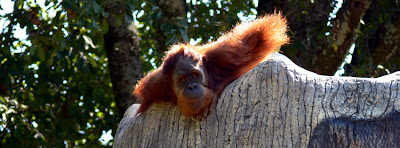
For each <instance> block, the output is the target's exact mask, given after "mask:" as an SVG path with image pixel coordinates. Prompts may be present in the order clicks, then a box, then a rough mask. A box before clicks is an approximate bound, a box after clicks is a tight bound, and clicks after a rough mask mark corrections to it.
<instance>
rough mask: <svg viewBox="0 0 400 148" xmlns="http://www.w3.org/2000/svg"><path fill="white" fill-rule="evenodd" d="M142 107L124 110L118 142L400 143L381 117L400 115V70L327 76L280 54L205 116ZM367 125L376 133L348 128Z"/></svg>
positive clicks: (253, 144) (200, 144) (159, 106)
mask: <svg viewBox="0 0 400 148" xmlns="http://www.w3.org/2000/svg"><path fill="white" fill-rule="evenodd" d="M160 97H162V96H160ZM137 107H138V104H135V105H133V106H131V108H130V109H128V111H127V112H126V113H125V117H124V118H123V119H122V120H121V122H120V125H119V128H118V130H117V133H116V135H115V139H114V141H115V143H114V147H307V146H310V147H314V146H316V147H318V146H321V147H323V146H335V143H340V142H338V140H340V139H347V141H352V140H353V141H354V142H353V145H351V144H348V143H351V142H348V143H347V144H346V145H350V146H361V145H358V144H360V143H363V142H364V143H368V142H369V143H373V142H374V141H379V142H380V143H381V145H383V146H385V144H387V146H390V145H389V144H392V145H397V146H398V145H399V143H400V138H399V136H398V135H400V133H399V132H400V131H399V130H397V129H396V130H390V131H391V132H392V133H386V132H385V131H384V130H387V131H389V130H388V129H385V128H382V127H381V125H384V126H386V127H388V128H393V127H394V128H395V127H399V125H398V124H399V123H397V122H391V123H382V122H384V121H391V120H394V121H398V120H399V117H398V116H399V115H398V113H397V112H396V110H399V109H400V72H397V73H393V74H391V75H387V76H384V77H380V78H355V77H332V76H323V75H318V74H315V73H312V72H309V71H307V70H305V69H303V68H300V67H298V66H297V65H295V64H294V63H293V62H291V61H290V60H289V59H288V58H286V57H285V56H283V55H281V54H274V55H273V56H272V57H270V59H269V60H267V61H265V62H263V63H261V64H259V65H258V66H257V67H255V68H254V69H253V70H251V71H249V72H248V73H246V74H245V75H243V76H242V77H241V78H239V79H237V80H236V81H234V82H233V83H231V84H230V85H229V86H228V87H227V88H225V91H224V92H223V93H222V94H221V96H220V98H219V100H218V104H217V107H216V109H215V110H214V112H213V113H212V114H211V115H209V116H208V118H207V119H206V120H204V121H200V122H198V121H192V120H191V119H189V118H186V117H184V116H183V115H182V114H181V112H180V111H179V110H178V109H177V108H176V107H175V106H173V105H171V104H155V105H153V106H151V107H150V109H149V110H148V111H147V112H145V113H143V114H139V115H138V116H135V112H136V110H137ZM370 121H372V123H371V124H368V123H370ZM362 126H367V127H368V128H366V129H374V130H366V131H365V132H357V133H354V132H353V130H346V129H351V128H346V127H353V128H355V129H356V130H354V131H357V130H362V129H364V128H361V127H362ZM352 132H353V133H352ZM374 132H376V133H378V132H379V133H382V134H381V135H382V136H383V137H377V136H376V135H375V134H374ZM348 135H353V136H352V137H356V138H353V139H350V137H351V136H348ZM371 135H372V136H371ZM381 135H379V136H381ZM335 136H336V137H335ZM338 137H339V138H338ZM357 137H359V138H358V139H357ZM321 140H322V141H321ZM321 142H324V143H325V144H326V145H318V143H321ZM366 146H368V145H366ZM369 146H371V145H369ZM372 146H374V145H372Z"/></svg>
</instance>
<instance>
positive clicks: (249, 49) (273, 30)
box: [134, 13, 289, 116]
mask: <svg viewBox="0 0 400 148" xmlns="http://www.w3.org/2000/svg"><path fill="white" fill-rule="evenodd" d="M286 31H287V26H286V19H284V18H283V17H282V15H281V14H280V13H278V14H272V15H267V16H264V17H261V18H258V19H256V20H254V21H252V22H244V23H240V24H238V25H236V27H235V28H234V29H232V30H231V31H230V32H228V33H225V34H223V35H222V36H221V37H220V38H219V39H218V40H216V41H214V42H210V43H208V44H205V45H201V46H191V45H189V44H179V45H174V46H172V47H171V49H170V50H169V51H168V52H167V54H166V56H165V58H164V63H163V65H162V66H161V67H160V68H158V69H157V70H155V71H154V72H152V73H150V74H149V75H147V76H146V77H144V78H143V79H142V80H140V82H139V83H138V85H137V86H136V88H135V91H134V94H135V95H136V96H137V97H138V99H139V100H141V101H142V104H141V106H140V108H139V111H138V113H141V112H144V111H146V110H147V109H148V108H149V106H150V105H151V104H152V103H154V102H159V101H164V102H171V103H173V104H178V107H179V108H180V109H181V111H182V112H183V113H184V114H185V115H186V116H197V115H199V114H201V112H203V111H204V110H208V109H207V107H209V106H215V104H213V103H212V102H216V101H215V100H216V99H217V97H218V96H219V95H220V94H221V93H222V91H223V90H224V88H225V87H226V86H227V85H229V84H230V83H231V82H232V81H234V80H235V79H237V78H239V77H240V76H242V75H243V74H244V73H246V72H247V71H249V70H250V69H252V68H254V67H255V66H256V65H257V64H258V63H259V62H261V61H262V60H264V59H265V58H266V57H267V56H268V55H270V54H271V53H273V52H275V51H277V50H278V49H279V47H280V46H282V45H284V44H286V43H288V42H289V38H288V37H287V35H286ZM179 56H186V57H189V58H190V59H192V60H193V61H195V62H202V64H203V65H204V67H205V68H204V71H205V72H206V76H205V77H206V78H208V79H207V81H208V83H207V84H208V85H207V86H204V87H206V91H205V93H206V94H205V96H207V97H205V98H199V100H200V102H196V101H199V100H196V101H193V100H188V99H186V98H185V96H182V95H181V94H175V93H174V91H173V90H172V88H171V87H172V86H173V85H172V83H173V82H172V81H171V79H170V77H171V75H172V74H173V72H172V71H173V69H174V68H175V63H176V62H177V59H178V58H179ZM209 98H211V103H210V100H209ZM188 104H190V105H188ZM194 106H195V107H194ZM199 106H200V107H199ZM194 108H196V109H194ZM210 110H212V109H210Z"/></svg>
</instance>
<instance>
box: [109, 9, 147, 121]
mask: <svg viewBox="0 0 400 148" xmlns="http://www.w3.org/2000/svg"><path fill="white" fill-rule="evenodd" d="M107 6H108V8H106V9H108V11H114V12H120V13H112V14H111V15H110V16H109V17H108V19H107V21H108V27H109V30H108V32H107V33H106V34H105V35H104V48H105V50H106V53H107V58H108V64H109V69H110V77H111V82H112V85H113V87H112V88H113V93H114V98H115V102H116V105H117V108H118V112H119V115H120V117H122V115H123V114H124V112H125V111H126V109H128V107H129V106H131V105H132V104H133V103H135V100H136V99H135V96H134V95H133V94H132V91H133V88H134V86H135V84H136V82H137V81H138V80H139V79H140V78H141V77H142V74H143V69H142V62H141V59H140V52H139V38H138V33H137V30H136V26H135V24H134V22H133V20H132V19H127V18H128V17H131V18H132V16H129V15H128V16H126V17H125V15H126V14H125V12H121V11H119V10H120V8H118V7H113V6H114V5H113V4H109V5H107ZM118 17H120V18H121V17H122V18H124V19H122V21H117V20H118V19H117V18H118ZM120 18H119V19H120ZM118 22H120V23H118Z"/></svg>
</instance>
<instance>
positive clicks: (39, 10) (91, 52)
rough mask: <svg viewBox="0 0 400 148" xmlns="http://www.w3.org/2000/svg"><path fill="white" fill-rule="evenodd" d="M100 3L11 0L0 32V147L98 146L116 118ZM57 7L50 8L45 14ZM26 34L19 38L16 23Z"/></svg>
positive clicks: (105, 27)
mask: <svg viewBox="0 0 400 148" xmlns="http://www.w3.org/2000/svg"><path fill="white" fill-rule="evenodd" d="M103 5H104V1H100V0H99V1H94V0H93V1H79V2H78V1H71V0H64V1H63V2H62V3H60V2H58V1H52V0H50V1H46V2H45V4H44V6H39V5H37V4H35V3H33V2H31V1H15V6H14V8H16V9H14V11H13V12H12V13H10V14H5V15H4V16H2V17H6V18H7V19H8V22H9V23H8V24H7V26H5V28H3V31H2V33H1V35H0V38H1V41H2V42H1V44H0V47H1V50H0V61H1V66H0V72H1V77H0V79H1V82H0V85H2V86H4V87H5V88H6V90H7V91H6V93H5V94H3V96H0V104H1V105H0V112H1V114H2V118H1V119H0V124H1V125H0V126H1V128H0V130H1V134H0V139H1V141H0V142H1V144H2V145H4V146H6V147H31V146H33V145H44V146H49V147H65V146H66V145H68V146H74V145H76V146H77V145H82V146H84V145H88V144H90V146H91V147H92V146H96V145H101V143H100V141H99V140H98V139H99V138H100V136H101V133H102V131H103V130H106V131H108V130H109V129H113V130H115V129H116V127H117V123H118V121H119V116H118V114H117V113H118V111H117V110H116V105H115V102H114V100H113V95H112V90H111V86H112V85H111V82H110V78H109V72H108V67H107V58H106V54H105V50H104V49H103V39H102V35H103V34H104V33H106V32H107V29H108V26H107V21H106V17H107V16H108V12H106V11H105V10H104V9H103V8H102V7H103ZM50 11H51V12H55V14H51V13H50ZM18 25H19V26H20V27H21V28H26V32H27V34H28V37H27V38H26V39H20V38H17V37H16V35H15V34H14V31H15V29H16V28H17V27H18Z"/></svg>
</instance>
